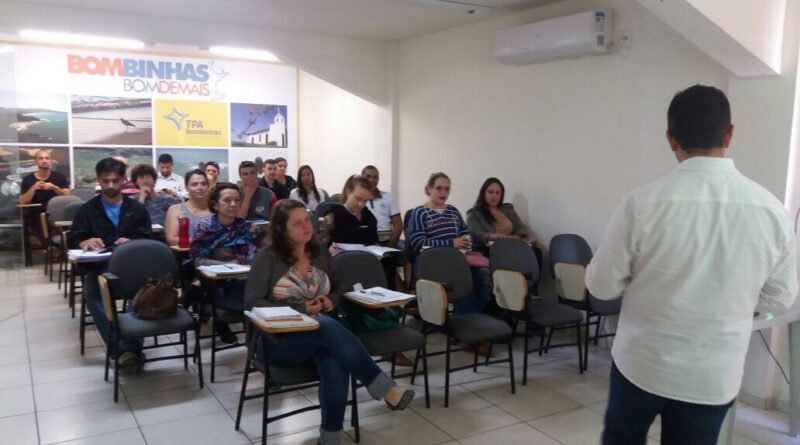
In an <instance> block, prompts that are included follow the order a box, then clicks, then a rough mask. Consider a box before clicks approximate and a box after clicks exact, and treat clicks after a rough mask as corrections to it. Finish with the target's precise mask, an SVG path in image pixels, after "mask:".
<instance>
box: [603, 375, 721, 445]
mask: <svg viewBox="0 0 800 445" xmlns="http://www.w3.org/2000/svg"><path fill="white" fill-rule="evenodd" d="M609 383H610V388H609V394H608V407H607V408H606V416H605V428H604V429H603V445H640V444H641V445H644V444H645V443H646V442H647V431H648V429H650V425H651V424H652V423H653V421H654V420H655V418H656V416H657V415H659V414H660V415H661V443H662V444H663V445H693V444H697V445H714V444H716V443H717V437H718V436H719V431H720V427H721V426H722V422H723V421H724V420H725V415H726V414H727V413H728V408H730V407H731V405H732V404H733V402H734V401H733V400H732V401H730V402H728V403H726V404H724V405H700V404H697V403H688V402H681V401H678V400H673V399H668V398H666V397H661V396H657V395H655V394H652V393H649V392H647V391H645V390H643V389H641V388H639V387H638V386H636V385H634V384H633V383H632V382H631V381H630V380H628V379H626V378H625V376H623V375H622V373H620V372H619V370H618V369H617V365H616V364H612V365H611V379H610V382H609Z"/></svg>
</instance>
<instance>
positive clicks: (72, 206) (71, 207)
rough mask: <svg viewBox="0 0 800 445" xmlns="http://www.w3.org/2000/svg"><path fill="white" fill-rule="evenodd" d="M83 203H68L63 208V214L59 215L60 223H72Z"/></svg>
mask: <svg viewBox="0 0 800 445" xmlns="http://www.w3.org/2000/svg"><path fill="white" fill-rule="evenodd" d="M83 204H84V202H83V201H75V202H70V203H69V204H67V206H66V207H64V213H63V214H62V215H61V218H62V219H61V221H72V220H74V219H75V215H77V214H78V210H80V208H81V207H82V206H83Z"/></svg>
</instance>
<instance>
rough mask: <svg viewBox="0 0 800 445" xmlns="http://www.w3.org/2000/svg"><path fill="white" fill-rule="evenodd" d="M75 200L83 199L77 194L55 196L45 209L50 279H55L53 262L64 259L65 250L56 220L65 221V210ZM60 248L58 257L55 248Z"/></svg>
mask: <svg viewBox="0 0 800 445" xmlns="http://www.w3.org/2000/svg"><path fill="white" fill-rule="evenodd" d="M73 202H79V203H82V202H83V200H82V199H81V198H79V197H77V196H72V195H64V196H55V197H53V198H52V199H50V201H48V202H47V208H46V209H45V214H46V219H45V220H43V221H42V230H43V231H44V234H45V236H46V238H47V245H46V246H45V247H46V249H45V260H44V273H45V274H48V273H49V275H50V281H53V263H55V262H56V260H59V261H63V260H64V252H63V250H62V244H63V243H62V240H61V237H62V234H63V233H62V231H61V229H59V228H57V227H55V225H54V224H55V222H56V221H64V220H65V218H64V210H65V209H66V207H67V205H68V204H70V203H73ZM56 249H58V252H59V255H58V257H56V255H55V250H56ZM59 286H60V282H59Z"/></svg>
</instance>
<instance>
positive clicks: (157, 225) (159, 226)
mask: <svg viewBox="0 0 800 445" xmlns="http://www.w3.org/2000/svg"><path fill="white" fill-rule="evenodd" d="M150 228H151V229H152V230H164V226H162V225H161V224H153V225H152V226H150Z"/></svg>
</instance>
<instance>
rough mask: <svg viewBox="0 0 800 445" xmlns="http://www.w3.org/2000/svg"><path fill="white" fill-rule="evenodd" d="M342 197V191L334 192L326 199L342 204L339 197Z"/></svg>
mask: <svg viewBox="0 0 800 445" xmlns="http://www.w3.org/2000/svg"><path fill="white" fill-rule="evenodd" d="M341 197H342V194H341V193H334V194H332V195H331V196H329V197H328V199H326V200H325V202H335V203H336V204H341V203H340V202H339V199H341Z"/></svg>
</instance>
